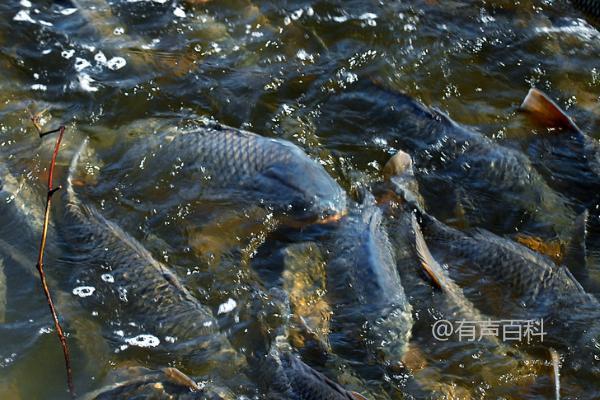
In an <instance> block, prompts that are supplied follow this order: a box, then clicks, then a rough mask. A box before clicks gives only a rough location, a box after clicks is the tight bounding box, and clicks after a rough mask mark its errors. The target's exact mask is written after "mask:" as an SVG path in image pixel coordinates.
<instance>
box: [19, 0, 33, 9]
mask: <svg viewBox="0 0 600 400" xmlns="http://www.w3.org/2000/svg"><path fill="white" fill-rule="evenodd" d="M19 4H20V5H21V7H27V8H30V7H31V2H30V1H29V0H21V1H20V2H19Z"/></svg>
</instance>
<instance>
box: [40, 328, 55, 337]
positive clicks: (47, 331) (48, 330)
mask: <svg viewBox="0 0 600 400" xmlns="http://www.w3.org/2000/svg"><path fill="white" fill-rule="evenodd" d="M39 333H40V335H44V334H48V333H52V328H50V327H49V326H44V327H41V328H40V330H39Z"/></svg>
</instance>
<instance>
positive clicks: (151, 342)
mask: <svg viewBox="0 0 600 400" xmlns="http://www.w3.org/2000/svg"><path fill="white" fill-rule="evenodd" d="M125 342H126V343H127V344H128V345H130V346H137V347H145V348H148V347H156V346H158V345H159V344H160V339H159V338H157V337H156V336H154V335H148V334H141V335H137V336H135V337H132V338H127V339H125Z"/></svg>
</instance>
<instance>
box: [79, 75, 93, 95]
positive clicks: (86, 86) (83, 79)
mask: <svg viewBox="0 0 600 400" xmlns="http://www.w3.org/2000/svg"><path fill="white" fill-rule="evenodd" d="M77 79H78V80H79V86H80V87H81V89H83V90H84V91H86V92H97V91H98V88H97V87H95V86H92V83H93V82H96V81H95V80H93V79H92V77H91V76H89V75H88V74H86V73H82V74H79V75H77Z"/></svg>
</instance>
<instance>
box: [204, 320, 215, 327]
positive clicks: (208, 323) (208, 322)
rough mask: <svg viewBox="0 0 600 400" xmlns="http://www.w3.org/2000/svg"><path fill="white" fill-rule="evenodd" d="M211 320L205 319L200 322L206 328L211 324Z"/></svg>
mask: <svg viewBox="0 0 600 400" xmlns="http://www.w3.org/2000/svg"><path fill="white" fill-rule="evenodd" d="M212 324H213V322H212V321H206V322H204V323H203V324H202V326H203V327H205V328H208V327H209V326H212Z"/></svg>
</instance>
